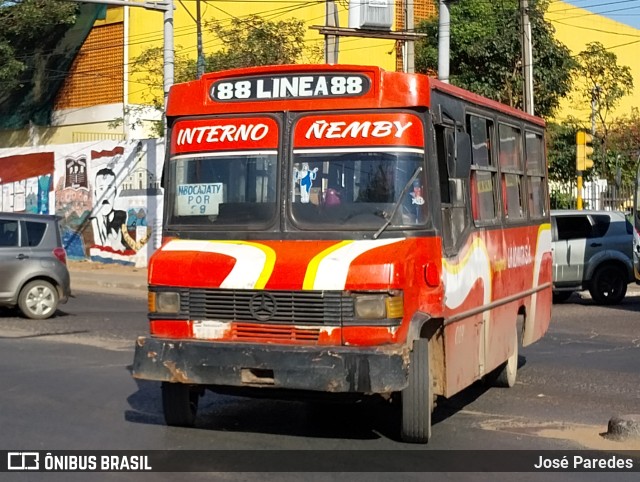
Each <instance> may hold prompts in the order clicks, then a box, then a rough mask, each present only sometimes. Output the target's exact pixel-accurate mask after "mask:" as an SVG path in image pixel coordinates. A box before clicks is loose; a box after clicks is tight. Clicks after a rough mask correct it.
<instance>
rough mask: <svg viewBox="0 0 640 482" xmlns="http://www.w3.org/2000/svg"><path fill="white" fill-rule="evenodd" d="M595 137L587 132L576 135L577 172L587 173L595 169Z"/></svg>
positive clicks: (579, 132)
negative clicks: (593, 145) (588, 170)
mask: <svg viewBox="0 0 640 482" xmlns="http://www.w3.org/2000/svg"><path fill="white" fill-rule="evenodd" d="M592 143H593V136H592V135H591V134H587V133H586V132H585V131H578V132H577V133H576V170H577V171H586V170H587V169H589V168H591V167H593V159H592V158H591V157H592V156H593V147H592V145H591V144H592Z"/></svg>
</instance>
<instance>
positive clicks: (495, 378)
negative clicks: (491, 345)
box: [488, 328, 519, 388]
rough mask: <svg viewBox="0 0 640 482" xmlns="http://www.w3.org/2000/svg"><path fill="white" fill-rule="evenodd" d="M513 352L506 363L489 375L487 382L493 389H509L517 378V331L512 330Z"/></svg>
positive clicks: (515, 329)
mask: <svg viewBox="0 0 640 482" xmlns="http://www.w3.org/2000/svg"><path fill="white" fill-rule="evenodd" d="M512 344H513V352H512V353H511V356H510V357H509V358H508V359H507V361H506V362H504V363H503V364H501V365H500V366H499V367H498V368H496V369H495V370H494V371H493V372H491V373H490V374H489V377H488V378H489V382H490V384H491V385H493V386H494V387H503V388H511V387H513V386H514V385H515V384H516V378H517V377H518V345H519V342H518V329H517V328H514V330H513V341H512Z"/></svg>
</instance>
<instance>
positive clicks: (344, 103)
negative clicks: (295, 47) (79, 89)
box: [167, 64, 544, 126]
mask: <svg viewBox="0 0 640 482" xmlns="http://www.w3.org/2000/svg"><path fill="white" fill-rule="evenodd" d="M341 89H342V90H341ZM431 89H435V90H437V91H441V92H443V93H445V94H450V95H452V96H454V97H458V98H461V99H464V100H466V101H468V102H471V103H473V104H476V105H478V106H483V107H488V108H490V109H493V110H496V111H499V112H503V113H504V114H505V115H510V116H515V117H518V118H520V119H523V120H526V121H529V122H532V123H535V124H538V125H541V126H544V121H543V120H542V119H540V118H538V117H534V116H531V115H528V114H526V113H525V112H523V111H520V110H517V109H513V108H511V107H509V106H507V105H505V104H501V103H499V102H496V101H493V100H490V99H487V98H485V97H482V96H480V95H476V94H473V93H471V92H469V91H466V90H464V89H461V88H458V87H455V86H452V85H449V84H445V83H444V82H441V81H439V80H436V79H434V78H430V77H428V76H426V75H424V74H407V73H403V72H390V71H385V70H384V69H382V68H380V67H376V66H362V65H328V64H299V65H269V66H260V67H248V68H240V69H231V70H225V71H220V72H211V73H207V74H205V75H203V76H202V78H201V79H199V80H194V81H191V82H186V83H182V84H175V85H173V86H172V87H171V90H170V92H169V100H168V104H167V116H168V117H178V116H193V115H207V114H212V115H215V114H232V113H251V112H274V111H282V110H286V111H310V110H311V111H323V110H344V109H345V108H348V109H382V108H411V107H416V106H423V107H424V108H428V107H430V98H431V95H430V91H431Z"/></svg>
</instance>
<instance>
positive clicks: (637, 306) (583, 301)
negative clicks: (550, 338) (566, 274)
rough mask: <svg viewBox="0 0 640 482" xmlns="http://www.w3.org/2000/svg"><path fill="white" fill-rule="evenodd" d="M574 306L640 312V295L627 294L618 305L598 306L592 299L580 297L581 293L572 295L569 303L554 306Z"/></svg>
mask: <svg viewBox="0 0 640 482" xmlns="http://www.w3.org/2000/svg"><path fill="white" fill-rule="evenodd" d="M572 304H575V305H582V306H600V307H602V308H607V309H611V310H619V311H630V312H640V293H638V292H633V293H627V296H625V298H624V299H623V300H622V302H621V303H620V304H617V305H597V304H596V303H594V301H593V300H592V299H591V297H588V296H585V297H584V298H583V297H581V296H580V293H572V294H571V297H570V298H569V299H568V300H567V301H564V302H562V303H554V306H564V305H572Z"/></svg>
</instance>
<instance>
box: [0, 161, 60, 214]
mask: <svg viewBox="0 0 640 482" xmlns="http://www.w3.org/2000/svg"><path fill="white" fill-rule="evenodd" d="M53 170H54V155H53V153H51V152H42V153H29V154H16V155H8V156H6V157H3V156H0V211H4V212H28V213H35V214H49V194H50V192H51V178H52V176H53Z"/></svg>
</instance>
